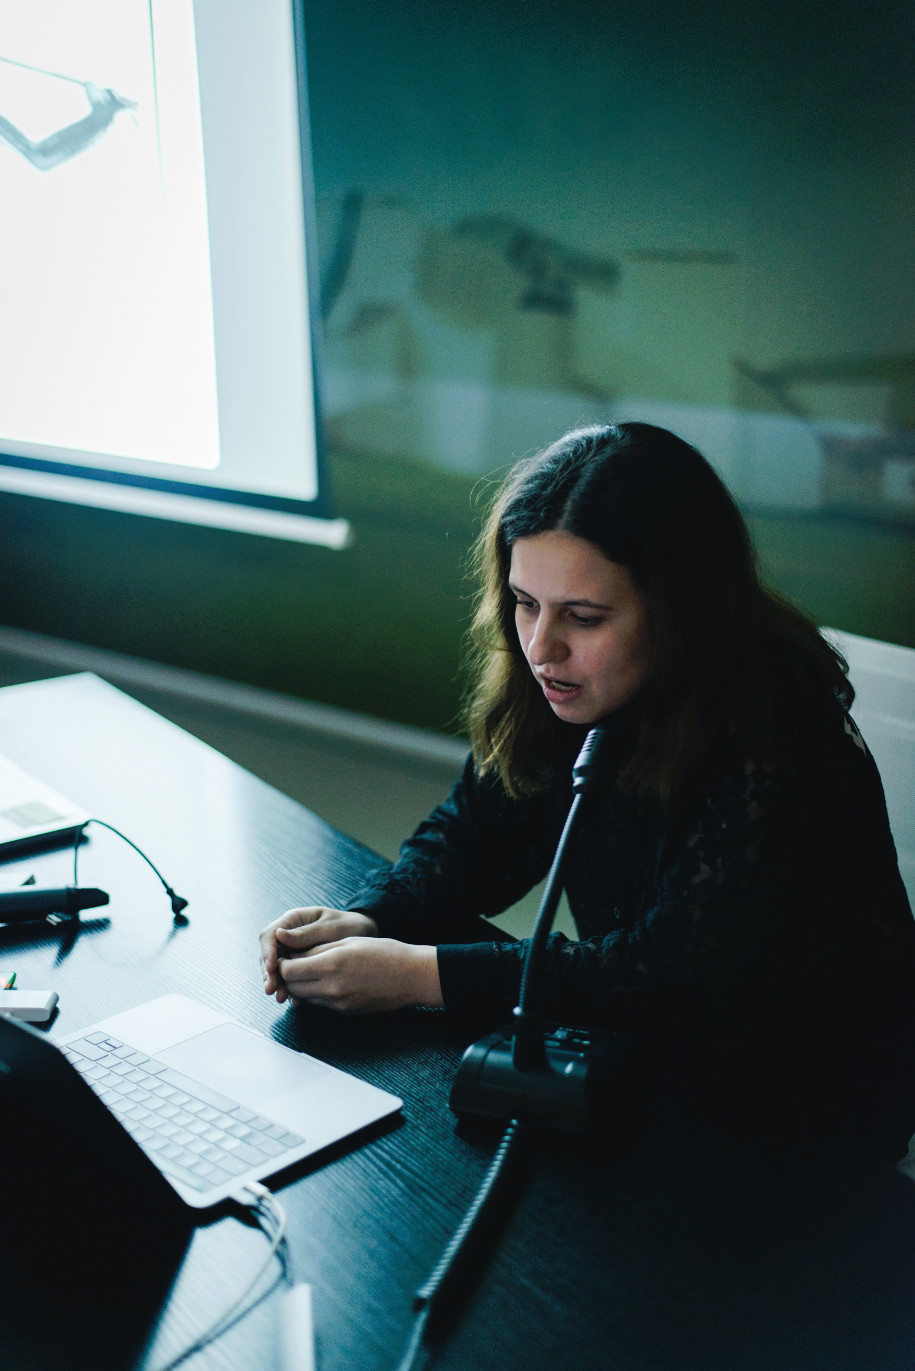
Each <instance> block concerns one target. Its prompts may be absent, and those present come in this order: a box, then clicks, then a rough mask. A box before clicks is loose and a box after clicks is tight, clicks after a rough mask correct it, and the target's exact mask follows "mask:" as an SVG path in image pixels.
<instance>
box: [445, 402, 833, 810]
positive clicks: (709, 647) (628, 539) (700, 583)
mask: <svg viewBox="0 0 915 1371" xmlns="http://www.w3.org/2000/svg"><path fill="white" fill-rule="evenodd" d="M553 530H560V531H563V532H567V533H572V534H574V535H575V536H576V537H579V538H583V539H585V540H586V541H587V542H589V543H591V544H593V546H594V547H596V548H598V549H599V551H600V552H602V553H603V555H604V556H605V557H606V558H607V559H608V560H609V561H611V562H615V563H618V564H619V565H621V566H623V567H625V568H626V570H627V571H628V573H629V575H630V576H631V578H632V580H633V582H634V583H635V585H636V586H637V587H638V589H639V590H640V591H641V592H642V593H643V594H644V596H645V597H646V601H647V605H648V624H649V636H648V644H647V651H648V670H647V676H646V682H645V685H644V686H643V687H642V689H641V691H640V694H639V708H638V711H637V712H638V717H639V728H638V736H637V740H636V744H635V747H634V751H633V753H632V755H631V759H630V761H629V763H628V765H627V766H626V768H625V770H624V772H623V773H622V775H621V777H620V780H621V783H622V784H623V785H624V786H625V787H626V788H627V789H629V790H630V791H631V792H632V793H634V794H635V795H636V796H637V797H638V798H639V800H640V801H641V802H645V803H649V804H650V803H654V804H656V805H658V806H660V807H661V808H662V809H671V808H672V807H675V806H676V804H677V802H678V801H679V800H680V799H681V797H683V796H684V795H685V793H686V792H687V791H688V790H689V788H690V785H691V783H692V782H694V781H696V779H697V778H698V776H699V775H700V774H701V771H702V768H703V765H704V764H705V763H706V762H707V761H708V760H709V759H710V757H711V755H712V754H713V752H714V750H715V748H716V747H717V746H718V745H719V744H720V743H721V741H722V740H723V738H724V737H726V736H729V735H730V736H734V737H736V738H737V739H738V740H739V741H740V742H741V743H742V744H744V745H745V746H747V747H749V748H751V749H753V750H754V751H755V753H756V754H757V755H759V756H761V757H762V758H766V757H774V756H776V755H777V754H778V750H779V746H780V737H781V735H782V734H783V730H784V720H785V717H786V713H790V709H786V706H789V705H790V704H791V703H793V706H794V709H795V711H800V712H801V713H806V711H805V710H804V709H803V706H804V704H805V702H806V703H809V704H810V705H811V706H812V707H813V708H814V709H815V710H817V709H820V708H823V709H828V708H830V707H836V706H838V707H842V708H845V709H847V708H848V707H849V706H850V704H851V702H852V699H853V698H854V691H853V689H852V686H851V684H850V682H849V680H848V675H847V673H848V667H847V664H846V662H845V661H844V659H843V658H842V657H841V655H840V654H839V653H838V652H837V651H836V650H835V649H834V648H833V647H832V646H831V645H830V644H829V643H827V642H826V641H825V640H824V639H823V638H822V637H821V636H820V634H819V632H818V630H817V628H816V626H815V625H814V624H813V622H812V621H811V620H810V619H809V618H808V617H807V616H806V615H805V614H804V613H803V612H802V611H801V610H799V609H797V608H796V607H795V606H794V605H792V604H790V603H789V602H788V601H786V600H784V599H783V598H782V597H781V596H779V595H778V594H776V593H775V592H774V591H772V590H771V589H768V588H766V587H765V586H764V585H763V584H762V583H761V581H760V578H759V574H758V570H757V562H756V554H755V552H754V549H753V545H752V542H751V540H750V535H749V533H748V531H747V527H746V525H745V523H744V521H743V518H742V517H741V515H740V512H739V510H738V509H737V506H736V505H735V503H734V501H733V499H732V498H731V496H730V494H729V493H728V491H727V489H726V487H725V486H724V484H723V483H722V481H721V480H720V478H719V477H718V476H717V474H716V473H715V471H714V470H713V469H712V467H711V466H710V465H709V463H708V462H707V461H706V460H705V458H704V457H702V456H701V454H700V453H699V452H697V451H696V449H695V448H693V447H691V446H690V445H689V444H688V443H686V442H684V441H683V440H682V439H681V438H677V437H676V436H675V435H674V434H673V433H669V432H668V431H667V430H666V429H662V428H656V427H654V426H653V425H651V424H640V423H627V424H615V425H609V426H599V427H593V428H585V429H580V430H577V431H575V432H572V433H568V434H566V435H565V437H563V438H560V439H559V441H558V442H556V443H553V444H552V445H551V446H550V447H548V448H546V449H545V450H544V451H543V452H541V453H539V454H538V455H537V456H535V457H532V458H529V459H527V460H525V461H522V462H520V463H519V464H518V465H517V466H516V467H515V468H514V469H513V470H512V472H511V473H510V475H509V476H508V478H507V480H506V481H505V483H504V484H503V486H502V487H501V489H500V490H499V492H498V495H497V497H496V499H495V502H494V504H493V506H492V509H491V512H490V514H489V517H488V518H487V520H486V523H485V526H484V528H483V530H482V533H481V535H480V537H479V539H478V541H477V544H476V548H475V552H474V563H473V564H474V569H475V571H476V575H477V579H478V587H479V588H478V596H477V603H476V612H475V615H474V619H473V624H472V628H471V633H470V637H471V645H472V658H473V668H474V671H473V677H474V681H475V684H474V685H473V687H472V689H471V692H470V694H469V696H468V699H467V704H466V709H465V720H466V725H467V728H468V732H469V734H470V739H471V743H472V745H473V750H474V756H475V762H476V766H477V769H478V771H480V772H481V773H485V772H487V771H490V770H495V771H496V772H497V773H498V775H499V777H500V779H501V781H502V784H503V785H504V787H505V789H506V790H507V791H508V793H509V794H510V795H512V796H516V797H517V796H521V795H525V794H532V793H534V792H536V791H537V790H539V789H542V788H543V787H544V786H545V785H546V784H547V783H548V780H549V777H550V775H551V774H552V771H553V768H554V767H555V765H557V764H558V762H557V758H558V748H559V747H560V741H559V740H560V737H561V735H562V730H563V729H564V728H567V726H565V725H562V724H560V723H559V721H558V720H557V719H556V717H555V715H554V714H553V712H552V710H551V709H550V707H549V705H548V704H547V702H546V701H545V700H544V698H543V692H542V691H541V689H540V687H539V685H538V684H537V682H536V681H535V679H534V677H533V674H532V672H531V670H530V667H529V666H528V664H527V662H526V660H525V658H524V654H523V652H522V651H521V646H520V644H519V641H518V635H517V632H516V629H515V602H514V596H513V595H512V593H511V592H510V590H509V589H508V575H509V565H510V562H511V552H512V547H513V546H514V544H515V543H516V542H517V541H518V539H519V538H532V537H535V536H536V535H537V534H539V533H547V532H551V531H553ZM563 750H564V749H563Z"/></svg>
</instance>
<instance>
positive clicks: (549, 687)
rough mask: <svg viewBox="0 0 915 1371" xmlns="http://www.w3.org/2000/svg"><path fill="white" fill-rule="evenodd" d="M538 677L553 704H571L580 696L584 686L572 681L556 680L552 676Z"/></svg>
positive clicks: (545, 693)
mask: <svg viewBox="0 0 915 1371" xmlns="http://www.w3.org/2000/svg"><path fill="white" fill-rule="evenodd" d="M537 679H538V681H539V682H540V687H541V689H542V691H543V693H544V695H545V696H546V698H547V699H548V700H549V702H550V704H551V705H566V704H569V702H570V701H572V700H576V699H577V698H578V696H579V695H580V694H581V692H582V690H583V688H584V687H583V686H580V685H575V684H574V682H572V681H555V680H553V679H552V677H550V676H538V677H537Z"/></svg>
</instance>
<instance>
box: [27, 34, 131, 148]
mask: <svg viewBox="0 0 915 1371" xmlns="http://www.w3.org/2000/svg"><path fill="white" fill-rule="evenodd" d="M0 62H3V63H5V64H6V65H7V66H14V67H19V68H20V70H27V71H28V70H30V71H36V72H37V74H38V75H43V76H54V75H55V74H56V73H54V72H50V71H46V72H41V71H39V70H38V69H37V68H34V67H32V68H28V67H25V65H24V63H22V62H16V61H14V60H13V59H12V58H10V57H0ZM59 79H60V80H61V81H75V79H76V78H75V77H72V76H61V77H60V78H59ZM76 84H77V85H80V86H82V88H83V91H84V93H85V96H86V100H87V101H88V104H89V113H88V114H86V115H85V116H84V118H82V119H77V120H76V122H75V123H73V124H67V125H66V126H65V127H63V128H60V129H58V130H57V131H56V132H55V133H51V134H49V135H48V136H47V138H42V139H40V140H38V141H37V142H36V141H34V140H33V139H31V138H29V137H28V135H27V134H25V133H24V132H23V131H22V129H21V128H17V126H16V125H15V124H13V123H11V122H10V120H9V119H5V118H4V117H3V115H2V114H0V140H2V141H3V142H4V143H7V144H9V146H10V147H11V148H15V149H16V151H17V152H21V153H22V156H23V157H24V158H25V159H26V161H27V162H31V164H32V166H33V167H37V169H38V170H39V171H51V170H52V169H53V168H54V167H59V166H60V164H61V162H66V161H68V160H69V158H71V157H75V156H76V155H77V154H78V153H80V152H82V151H83V149H84V148H88V147H91V145H92V144H93V143H94V142H96V141H97V140H98V139H99V138H101V136H102V134H103V133H104V132H105V130H106V129H108V128H110V126H111V123H112V121H113V119H114V117H115V115H116V114H117V113H118V112H119V111H120V110H126V109H136V107H137V102H136V101H135V100H125V99H123V98H122V97H121V96H120V95H118V93H117V91H114V90H101V89H100V88H99V87H98V86H97V85H95V84H94V82H92V81H77V82H76Z"/></svg>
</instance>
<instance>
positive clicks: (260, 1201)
mask: <svg viewBox="0 0 915 1371" xmlns="http://www.w3.org/2000/svg"><path fill="white" fill-rule="evenodd" d="M232 1198H233V1199H234V1200H235V1201H237V1203H238V1204H241V1205H243V1206H244V1207H245V1208H246V1209H250V1210H251V1212H252V1214H253V1215H254V1217H255V1218H256V1219H257V1222H258V1223H259V1224H260V1226H261V1228H262V1229H263V1230H264V1233H265V1234H266V1235H267V1237H268V1238H269V1239H270V1251H269V1252H268V1253H267V1256H266V1257H265V1258H264V1261H263V1262H262V1263H261V1265H260V1266H259V1267H258V1269H257V1273H256V1274H255V1275H254V1277H253V1278H252V1279H251V1280H250V1281H249V1282H248V1284H247V1285H246V1286H245V1288H244V1290H243V1291H242V1293H241V1294H240V1295H239V1296H238V1299H236V1300H233V1301H232V1303H231V1304H230V1306H229V1308H228V1309H227V1310H226V1311H225V1312H224V1313H223V1314H221V1315H220V1316H219V1318H218V1319H217V1320H216V1322H215V1323H212V1324H211V1325H210V1327H209V1328H208V1329H206V1331H205V1332H203V1333H201V1335H200V1337H199V1338H197V1339H196V1340H195V1341H194V1342H192V1343H191V1345H190V1347H186V1348H185V1349H184V1351H183V1352H179V1353H178V1355H177V1356H176V1357H172V1359H171V1361H169V1362H166V1363H165V1365H164V1366H160V1367H158V1368H157V1371H174V1368H175V1367H176V1366H181V1365H182V1363H183V1362H185V1361H187V1359H188V1357H192V1356H193V1355H194V1353H195V1352H199V1351H200V1350H201V1348H203V1347H206V1346H207V1345H208V1344H209V1343H211V1342H215V1340H216V1339H217V1338H220V1337H222V1335H223V1333H227V1332H228V1330H229V1329H230V1328H232V1327H233V1325H234V1324H236V1323H239V1322H240V1321H241V1320H242V1319H243V1318H244V1317H245V1315H246V1314H250V1312H251V1310H252V1309H253V1308H254V1307H255V1305H257V1304H259V1303H260V1301H261V1300H262V1299H263V1298H264V1296H265V1295H266V1294H268V1293H269V1291H270V1290H272V1289H273V1286H274V1285H275V1284H276V1279H278V1278H280V1277H285V1275H286V1272H287V1261H286V1246H285V1244H286V1211H285V1210H284V1209H283V1206H282V1205H281V1204H280V1202H279V1200H278V1199H277V1198H276V1197H275V1196H274V1195H272V1194H271V1192H270V1191H269V1190H268V1189H267V1187H266V1186H265V1185H261V1184H260V1182H259V1181H248V1182H247V1183H246V1184H245V1185H243V1186H242V1187H241V1189H240V1190H239V1191H238V1192H237V1194H235V1195H233V1196H232ZM275 1256H279V1260H280V1271H279V1273H278V1277H277V1278H276V1279H274V1281H272V1282H271V1284H270V1285H269V1286H268V1287H267V1289H266V1290H263V1291H261V1293H260V1294H258V1295H257V1297H256V1298H254V1299H252V1298H251V1295H252V1292H253V1291H254V1290H255V1289H256V1288H257V1286H258V1285H259V1284H260V1282H261V1280H262V1279H263V1276H264V1273H265V1272H266V1271H267V1269H268V1267H269V1266H270V1263H271V1262H272V1261H273V1258H274V1257H275ZM293 1288H294V1289H298V1288H299V1287H293ZM287 1298H288V1297H287Z"/></svg>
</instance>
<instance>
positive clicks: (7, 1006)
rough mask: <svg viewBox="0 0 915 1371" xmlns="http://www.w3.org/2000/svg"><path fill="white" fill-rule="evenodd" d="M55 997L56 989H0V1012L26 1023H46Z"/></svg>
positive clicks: (55, 1000) (54, 1002) (52, 1011)
mask: <svg viewBox="0 0 915 1371" xmlns="http://www.w3.org/2000/svg"><path fill="white" fill-rule="evenodd" d="M57 998H58V996H57V991H56V990H0V1014H5V1015H6V1016H7V1018H8V1019H24V1020H25V1022H26V1023H46V1022H47V1020H48V1019H50V1017H51V1015H52V1014H53V1013H54V1006H55V1005H56V1004H57Z"/></svg>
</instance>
